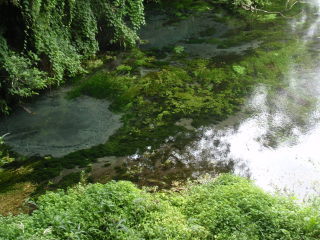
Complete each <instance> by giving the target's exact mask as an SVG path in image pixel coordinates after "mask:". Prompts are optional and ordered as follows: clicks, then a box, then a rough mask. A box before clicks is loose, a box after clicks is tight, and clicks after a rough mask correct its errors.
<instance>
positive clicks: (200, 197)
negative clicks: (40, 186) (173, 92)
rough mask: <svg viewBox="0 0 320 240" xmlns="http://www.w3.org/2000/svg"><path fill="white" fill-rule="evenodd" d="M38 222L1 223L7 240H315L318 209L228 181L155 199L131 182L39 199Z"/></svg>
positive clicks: (34, 217)
mask: <svg viewBox="0 0 320 240" xmlns="http://www.w3.org/2000/svg"><path fill="white" fill-rule="evenodd" d="M37 208H38V209H37V210H35V211H34V212H33V213H32V214H31V215H19V216H9V217H1V218H0V238H1V239H6V240H11V239H12V240H19V239H23V240H27V239H46V240H49V239H92V240H93V239H94V240H99V239H110V240H111V239H130V240H132V239H181V240H187V239H190V240H191V239H223V240H233V239H234V240H241V239H243V240H254V239H261V240H268V239H270V240H275V239H279V240H280V239H282V240H285V239H287V240H289V239H290V240H298V239H299V240H300V239H301V240H315V239H319V237H320V215H319V205H317V204H314V205H312V206H311V205H310V206H309V205H299V204H297V203H295V202H293V200H291V199H288V198H283V197H278V196H272V195H270V194H267V193H264V192H263V191H262V190H260V189H259V188H257V187H255V186H254V185H253V184H252V183H251V182H249V181H248V180H246V179H242V178H240V177H235V176H232V175H222V176H220V177H219V178H217V179H215V180H210V181H207V182H206V183H202V184H194V183H193V184H190V185H188V186H187V187H186V188H185V190H183V191H181V192H173V191H169V192H162V193H161V192H160V193H148V192H146V191H144V190H140V189H138V188H137V187H135V186H134V185H133V184H132V183H130V182H110V183H108V184H106V185H102V184H92V185H88V186H83V185H78V186H77V187H75V188H72V189H69V190H68V191H67V192H65V191H62V190H61V191H58V192H56V193H52V192H49V193H47V194H45V195H43V196H41V197H40V199H39V200H38V202H37Z"/></svg>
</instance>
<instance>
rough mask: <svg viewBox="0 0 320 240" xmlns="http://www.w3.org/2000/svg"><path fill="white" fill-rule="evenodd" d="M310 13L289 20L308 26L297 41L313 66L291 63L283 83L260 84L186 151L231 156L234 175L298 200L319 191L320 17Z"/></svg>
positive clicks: (208, 156) (200, 155) (212, 158)
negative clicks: (306, 49)
mask: <svg viewBox="0 0 320 240" xmlns="http://www.w3.org/2000/svg"><path fill="white" fill-rule="evenodd" d="M319 6H320V5H319V2H318V1H316V2H315V5H314V4H313V5H312V11H313V13H314V12H315V13H318V12H319V10H318V9H319ZM309 11H310V9H309ZM313 13H311V14H310V13H308V14H307V13H306V12H305V13H303V15H302V16H301V18H300V19H298V20H297V21H292V23H291V26H292V29H293V30H294V31H298V29H300V30H299V31H301V26H304V28H305V27H306V26H307V25H308V26H309V27H307V29H306V30H304V31H303V32H304V34H303V37H302V43H301V44H306V46H309V51H310V52H311V53H313V55H314V56H315V58H314V62H313V63H312V64H313V66H310V67H309V68H308V69H301V68H299V67H297V66H294V65H293V67H292V70H291V71H290V74H289V75H288V76H287V79H286V80H285V81H287V87H284V88H281V89H277V90H274V89H270V88H268V87H266V86H258V87H257V88H256V90H255V91H254V93H253V94H252V96H251V98H250V99H249V100H248V101H247V103H246V104H245V106H244V108H243V110H242V112H240V113H239V114H238V115H237V116H233V117H232V118H230V119H228V120H226V121H225V122H222V123H220V124H219V125H214V126H211V127H208V128H206V129H203V130H202V133H201V134H202V137H201V139H200V140H199V141H196V142H194V143H192V144H191V145H190V146H188V147H187V150H186V151H187V152H188V154H190V153H192V155H193V157H194V158H195V159H200V158H201V159H203V158H204V157H205V158H206V159H207V161H208V162H212V163H217V162H225V161H226V159H227V161H232V162H233V163H234V167H233V171H234V172H235V173H236V174H238V175H242V176H249V177H250V178H252V179H253V180H255V182H256V183H257V185H259V186H261V187H262V188H264V189H265V190H268V191H270V192H275V191H280V192H282V193H288V194H293V195H296V196H298V197H299V198H300V199H304V198H308V197H310V196H312V195H315V194H317V195H318V194H320V104H319V100H320V66H319V64H318V63H317V62H316V61H317V59H318V57H319V54H318V49H319V37H320V31H319V29H320V17H319V15H318V14H313ZM310 16H312V21H311V23H310V21H309V23H307V19H308V18H310ZM204 153H205V154H204Z"/></svg>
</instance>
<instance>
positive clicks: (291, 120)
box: [0, 0, 320, 199]
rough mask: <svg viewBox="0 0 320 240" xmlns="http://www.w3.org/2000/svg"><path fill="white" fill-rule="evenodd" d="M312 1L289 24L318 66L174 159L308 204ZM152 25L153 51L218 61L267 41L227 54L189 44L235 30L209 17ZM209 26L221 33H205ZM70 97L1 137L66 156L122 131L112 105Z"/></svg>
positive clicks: (314, 109)
mask: <svg viewBox="0 0 320 240" xmlns="http://www.w3.org/2000/svg"><path fill="white" fill-rule="evenodd" d="M310 4H311V6H313V7H312V9H311V10H310V9H309V11H308V12H304V13H302V14H301V15H300V16H299V17H297V18H294V19H292V20H289V22H290V24H289V26H290V27H291V31H292V32H293V33H295V32H297V31H301V29H304V30H303V32H302V34H301V44H304V45H306V46H307V48H308V51H309V52H311V53H312V54H313V55H314V59H315V60H314V63H312V64H311V65H312V67H311V65H310V67H309V68H303V69H301V68H299V67H298V66H296V65H295V64H294V63H292V66H291V71H290V72H289V73H288V75H287V76H286V78H285V79H283V81H286V82H287V87H285V88H282V89H281V90H278V91H276V92H275V91H274V90H272V91H271V90H270V89H269V88H268V87H267V86H264V85H259V86H257V87H256V89H255V90H254V91H253V93H252V95H251V96H249V97H248V100H247V102H246V103H245V104H244V106H243V108H242V110H241V111H240V112H238V113H237V114H235V115H234V116H231V117H230V118H229V119H227V120H225V121H223V122H221V123H219V124H217V125H211V126H207V127H205V128H199V129H197V131H198V134H199V136H201V137H200V138H197V139H196V140H194V142H192V143H191V144H189V145H188V146H185V148H184V149H183V150H182V151H175V150H172V151H173V152H172V154H171V155H175V157H178V158H179V159H181V160H182V161H184V162H185V163H188V162H192V161H193V162H197V163H200V162H201V163H203V162H207V163H212V164H217V163H223V164H227V163H228V162H230V163H232V166H233V167H232V171H233V172H234V173H236V174H238V175H241V176H248V177H250V178H252V179H253V180H255V182H256V183H257V185H259V186H261V187H262V188H264V189H265V190H267V191H270V192H274V191H280V192H284V193H288V194H293V195H296V196H298V197H299V198H300V199H304V198H307V197H310V196H312V195H314V194H319V193H320V63H318V62H317V59H319V56H320V0H313V1H311V2H310ZM310 12H311V13H310ZM147 22H148V24H147V26H146V27H145V29H144V30H143V31H142V38H144V39H146V40H148V44H146V45H145V46H144V48H147V49H148V48H160V49H161V48H162V47H166V46H172V45H173V46H174V45H181V46H183V47H184V49H185V51H186V52H187V53H189V54H195V55H197V54H198V55H200V56H202V57H213V56H217V55H222V54H230V53H231V54H238V55H239V54H240V55H241V54H243V53H244V52H245V51H247V50H248V49H251V48H256V47H258V46H259V42H250V43H245V44H243V45H240V46H237V47H231V48H229V49H219V48H218V47H217V45H215V44H206V43H196V42H193V43H192V42H190V41H189V42H188V41H185V40H186V39H192V38H212V37H214V38H222V35H223V33H225V32H226V31H227V30H228V29H230V28H233V27H234V26H232V24H229V25H228V27H227V26H226V25H224V24H222V23H219V22H215V21H214V20H213V19H212V18H211V16H210V15H206V14H204V15H201V16H196V17H192V18H191V19H186V20H183V21H180V22H176V23H166V16H162V15H157V16H156V15H154V16H151V17H150V19H148V21H147ZM310 22H311V23H310ZM208 29H214V30H215V31H212V34H211V35H210V36H205V35H203V32H204V31H206V32H208ZM222 40H223V39H222ZM63 94H64V93H63V92H62V93H61V92H60V93H59V92H57V93H53V94H51V95H45V96H43V97H41V98H40V99H39V100H37V101H36V102H34V103H31V104H29V105H28V106H27V107H28V108H29V109H31V110H32V111H33V112H34V113H35V114H29V113H27V112H25V111H24V110H20V111H17V112H16V113H14V114H13V115H12V116H10V117H9V118H7V119H5V120H2V121H0V134H2V133H3V134H4V133H6V132H11V135H8V136H7V137H6V141H7V142H8V143H9V144H10V145H12V146H13V147H14V149H15V150H16V151H18V152H21V153H23V154H27V155H28V154H29V155H30V154H34V153H37V154H40V155H45V154H52V155H56V156H60V155H64V154H67V153H69V152H72V151H75V150H78V149H81V148H87V147H90V146H93V145H97V144H99V143H102V142H105V141H106V140H107V139H108V137H109V136H110V135H111V134H112V133H113V132H114V131H115V130H116V129H117V128H119V127H120V126H121V123H120V116H117V115H114V114H112V113H111V112H110V111H108V110H107V108H106V107H105V106H106V105H108V104H109V103H108V102H103V101H101V100H94V99H92V98H88V97H83V98H80V99H76V100H72V101H69V100H66V99H65V98H64V97H63ZM195 174H196V172H195Z"/></svg>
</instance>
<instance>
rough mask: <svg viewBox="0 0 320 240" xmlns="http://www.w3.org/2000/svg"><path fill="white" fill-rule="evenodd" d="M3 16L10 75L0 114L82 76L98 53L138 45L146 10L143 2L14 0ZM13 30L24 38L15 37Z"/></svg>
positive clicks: (2, 87) (1, 66)
mask: <svg viewBox="0 0 320 240" xmlns="http://www.w3.org/2000/svg"><path fill="white" fill-rule="evenodd" d="M6 12H9V13H10V14H9V15H8V13H6ZM5 14H6V15H5ZM1 15H4V16H3V17H2V16H1ZM0 16H1V17H0V73H1V78H3V77H4V76H5V78H3V79H4V80H1V83H0V91H1V92H2V93H4V94H2V96H1V98H0V107H1V108H0V111H1V109H2V111H5V110H6V108H7V106H6V104H5V101H8V100H9V99H10V98H17V97H27V96H31V95H34V94H36V93H37V92H38V90H39V89H43V88H45V87H48V86H52V85H60V84H61V83H62V82H63V81H64V80H65V77H73V76H75V75H77V74H79V73H82V72H83V71H84V70H83V68H82V65H81V63H82V61H83V60H85V59H89V58H93V57H94V56H95V54H96V53H97V51H98V50H107V49H108V48H109V49H110V46H112V45H117V46H121V47H126V46H133V45H135V43H136V41H137V40H138V39H139V37H138V35H137V30H138V29H139V28H140V26H141V25H143V24H144V6H143V1H142V0H115V1H106V0H104V1H101V0H90V1H86V0H48V1H42V0H35V1H29V0H26V1H13V0H10V1H0ZM12 24H13V25H12ZM12 29H13V30H14V31H15V30H16V29H18V30H19V32H22V33H23V34H20V35H19V34H18V33H17V34H16V36H15V39H12V37H10V34H9V33H10V32H12V31H13V30H12ZM20 45H21V46H20ZM2 105H3V106H2Z"/></svg>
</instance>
